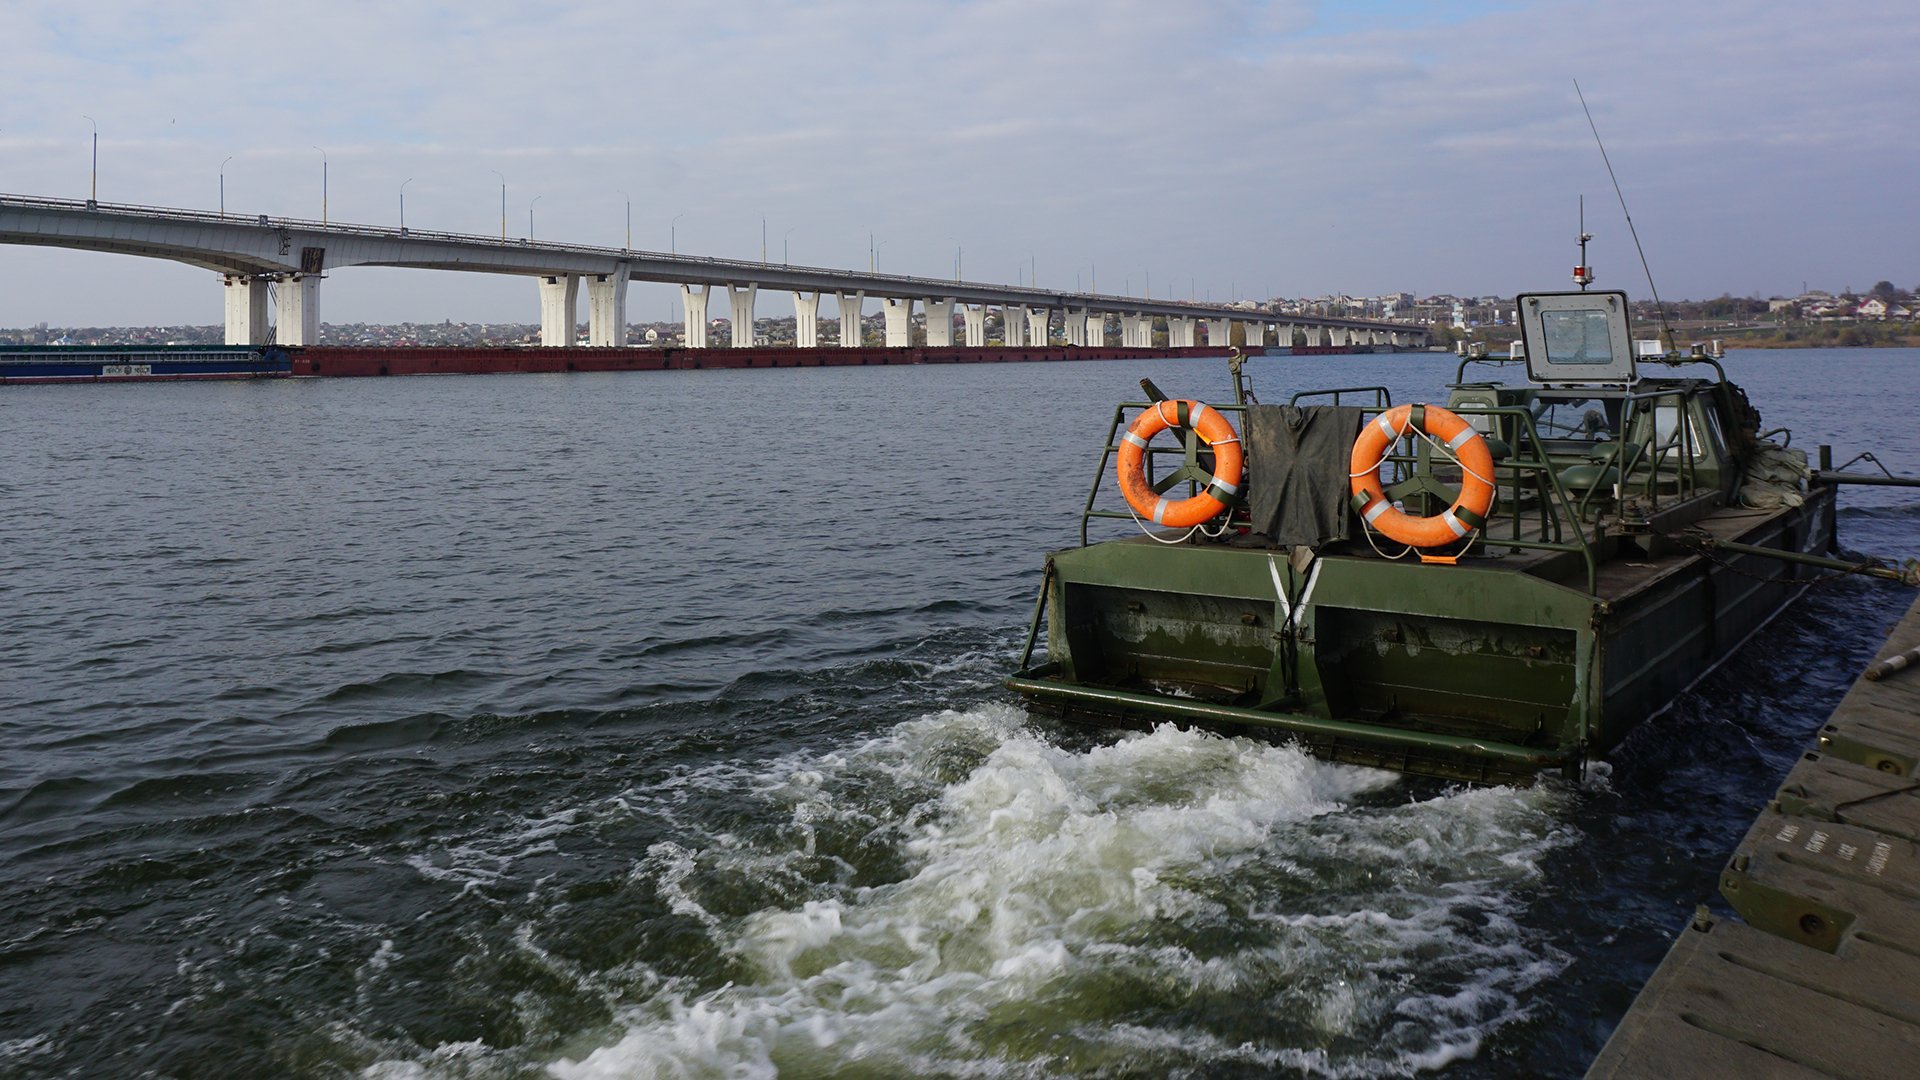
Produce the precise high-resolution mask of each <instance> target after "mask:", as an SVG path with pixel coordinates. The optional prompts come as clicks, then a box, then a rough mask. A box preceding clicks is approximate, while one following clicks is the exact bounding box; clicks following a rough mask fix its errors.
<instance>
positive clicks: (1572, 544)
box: [1080, 387, 1599, 595]
mask: <svg viewBox="0 0 1920 1080" xmlns="http://www.w3.org/2000/svg"><path fill="white" fill-rule="evenodd" d="M1367 389H1372V388H1370V387H1349V388H1347V391H1348V392H1352V391H1354V390H1367ZM1152 406H1153V402H1149V401H1123V402H1121V403H1120V404H1119V405H1116V406H1115V407H1114V410H1113V419H1112V421H1111V422H1110V423H1109V424H1108V425H1107V437H1106V441H1105V443H1104V445H1103V446H1102V447H1101V451H1100V463H1099V465H1098V467H1097V468H1096V469H1095V471H1094V475H1093V484H1092V485H1091V486H1090V487H1089V488H1088V490H1087V498H1086V501H1085V503H1084V504H1083V505H1082V506H1081V510H1080V546H1081V547H1086V546H1087V545H1088V543H1089V539H1088V525H1089V523H1090V522H1092V521H1093V519H1095V518H1105V519H1113V520H1130V519H1132V518H1134V516H1135V515H1134V514H1132V513H1130V512H1129V513H1121V512H1118V511H1112V510H1096V509H1094V504H1095V502H1097V501H1098V499H1099V496H1100V491H1101V489H1102V481H1103V480H1104V479H1105V478H1106V475H1107V468H1108V463H1109V462H1110V461H1111V460H1112V458H1113V455H1114V454H1115V453H1117V452H1118V451H1119V449H1120V447H1119V444H1118V443H1117V441H1116V436H1117V435H1118V433H1119V431H1120V427H1121V424H1122V422H1123V421H1124V420H1125V419H1126V415H1127V411H1128V410H1129V409H1147V408H1151V407H1152ZM1211 408H1215V409H1218V410H1220V411H1222V412H1239V413H1243V414H1244V413H1245V411H1246V407H1245V406H1241V405H1214V406H1211ZM1360 408H1361V411H1362V412H1363V413H1372V414H1373V415H1376V416H1377V415H1379V414H1380V413H1382V412H1385V411H1386V409H1385V408H1384V407H1379V406H1372V407H1369V406H1360ZM1453 411H1454V412H1456V413H1458V414H1459V415H1461V416H1463V417H1467V416H1487V417H1492V418H1494V420H1493V424H1495V425H1498V424H1499V423H1500V422H1501V421H1503V420H1504V421H1508V422H1510V423H1511V425H1512V427H1511V428H1508V429H1507V430H1513V431H1517V432H1519V433H1520V434H1521V435H1522V437H1521V438H1516V439H1513V440H1511V441H1510V445H1513V446H1514V449H1513V451H1512V455H1511V456H1509V457H1508V458H1506V459H1505V460H1503V461H1501V462H1499V466H1500V468H1499V469H1496V470H1495V476H1494V494H1495V500H1496V505H1497V504H1498V500H1499V497H1500V489H1501V487H1502V486H1503V485H1502V484H1501V483H1500V475H1499V474H1500V471H1501V469H1505V470H1508V471H1509V472H1510V473H1511V475H1512V480H1511V485H1510V491H1511V495H1510V496H1509V497H1508V500H1507V505H1508V506H1509V507H1511V508H1512V512H1511V513H1510V515H1509V517H1510V518H1511V519H1512V528H1511V532H1510V534H1509V535H1506V536H1501V537H1495V536H1494V535H1493V534H1492V532H1491V531H1489V532H1488V533H1487V534H1486V540H1487V542H1488V543H1493V544H1499V545H1500V546H1503V547H1510V548H1526V549H1535V550H1543V551H1564V552H1570V553H1576V554H1578V555H1579V556H1580V559H1581V562H1582V564H1583V565H1584V567H1585V569H1586V582H1587V592H1588V594H1590V595H1591V594H1593V593H1595V592H1596V591H1597V589H1598V585H1599V558H1598V555H1597V554H1596V550H1595V549H1596V547H1597V544H1598V539H1597V537H1596V538H1593V539H1590V538H1589V537H1588V536H1587V535H1586V533H1585V531H1584V530H1583V529H1582V527H1581V524H1580V523H1581V520H1582V518H1581V517H1580V514H1579V511H1578V508H1577V506H1576V503H1575V500H1574V499H1573V497H1572V496H1571V495H1570V494H1569V493H1568V491H1567V488H1566V485H1565V484H1563V483H1562V482H1561V480H1560V476H1559V471H1558V469H1557V468H1556V466H1555V463H1554V462H1553V461H1552V459H1551V458H1549V457H1548V456H1547V452H1546V448H1545V446H1544V444H1543V441H1542V440H1541V438H1540V434H1539V432H1538V430H1537V429H1536V428H1535V427H1534V423H1533V413H1532V412H1531V411H1530V410H1528V409H1527V408H1526V407H1525V406H1517V405H1462V406H1460V407H1458V408H1456V409H1454V410H1453ZM1495 429H1496V430H1500V429H1499V428H1498V427H1496V428H1495ZM1523 446H1524V447H1525V448H1526V451H1525V453H1526V455H1527V456H1520V455H1521V454H1522V451H1521V449H1520V447H1523ZM1424 448H1425V444H1424V443H1422V444H1421V449H1420V450H1417V451H1416V452H1415V453H1414V454H1390V455H1388V458H1387V460H1391V461H1396V462H1400V463H1406V464H1411V463H1415V462H1417V461H1418V455H1419V454H1420V453H1421V452H1422V451H1424ZM1146 453H1147V461H1148V463H1149V465H1151V463H1152V460H1153V458H1154V456H1156V455H1172V454H1184V453H1185V450H1184V448H1176V447H1171V446H1169V447H1160V448H1156V447H1152V446H1149V447H1148V448H1147V451H1146ZM1527 478H1531V481H1530V482H1531V483H1533V484H1535V485H1537V487H1538V488H1539V490H1540V491H1542V492H1543V493H1544V494H1545V495H1546V497H1547V499H1548V501H1549V506H1548V507H1547V508H1546V510H1547V514H1548V515H1549V521H1550V529H1551V532H1552V534H1553V535H1556V536H1560V535H1564V533H1563V529H1562V522H1565V523H1567V524H1568V525H1570V526H1571V528H1572V532H1573V535H1574V537H1575V538H1576V539H1573V540H1550V539H1547V538H1546V537H1547V535H1548V528H1547V527H1543V529H1542V533H1541V539H1538V540H1529V539H1526V538H1524V537H1522V536H1521V533H1520V524H1521V514H1520V488H1521V485H1522V483H1523V481H1526V480H1527ZM1188 486H1189V487H1191V488H1194V489H1195V490H1197V489H1198V485H1196V484H1191V483H1190V484H1189V485H1188Z"/></svg>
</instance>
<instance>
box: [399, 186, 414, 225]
mask: <svg viewBox="0 0 1920 1080" xmlns="http://www.w3.org/2000/svg"><path fill="white" fill-rule="evenodd" d="M411 183H413V177H411V176H409V177H407V178H406V179H405V180H402V181H400V235H402V236H405V235H406V233H407V185H408V184H411Z"/></svg>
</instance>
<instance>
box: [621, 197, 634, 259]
mask: <svg viewBox="0 0 1920 1080" xmlns="http://www.w3.org/2000/svg"><path fill="white" fill-rule="evenodd" d="M620 197H621V198H623V199H625V200H627V246H626V247H623V248H621V249H620V250H621V251H632V250H633V196H631V195H629V194H627V193H626V192H624V191H622V192H620Z"/></svg>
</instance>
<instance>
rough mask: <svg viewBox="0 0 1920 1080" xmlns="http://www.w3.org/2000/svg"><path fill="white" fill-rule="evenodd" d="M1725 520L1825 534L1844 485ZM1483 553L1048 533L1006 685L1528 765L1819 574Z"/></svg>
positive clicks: (1641, 708) (1791, 542) (1567, 746)
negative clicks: (1427, 554)
mask: <svg viewBox="0 0 1920 1080" xmlns="http://www.w3.org/2000/svg"><path fill="white" fill-rule="evenodd" d="M1711 525H1712V529H1713V531H1714V532H1715V533H1716V535H1719V536H1721V538H1722V539H1726V540H1735V541H1738V542H1740V543H1744V544H1750V545H1754V546H1758V547H1763V548H1767V549H1770V550H1781V551H1792V552H1810V553H1820V552H1825V551H1827V550H1828V549H1829V548H1830V547H1831V545H1832V541H1833V497H1832V492H1831V491H1830V490H1815V491H1812V492H1809V493H1808V496H1807V498H1806V501H1805V503H1804V504H1803V505H1800V506H1797V507H1789V508H1782V509H1779V510H1775V511H1768V512H1753V511H1731V512H1723V513H1722V514H1721V515H1719V516H1718V519H1717V520H1716V521H1714V522H1712V523H1711ZM1488 554H1489V556H1490V557H1483V558H1468V559H1462V560H1461V561H1459V562H1458V563H1457V564H1452V565H1445V564H1428V563H1420V562H1412V561H1391V560H1386V559H1382V558H1378V557H1375V556H1372V555H1370V554H1358V555H1356V554H1348V555H1326V556H1322V557H1320V558H1318V559H1315V560H1314V561H1313V562H1312V564H1311V565H1310V566H1308V567H1307V568H1306V569H1305V571H1304V572H1302V571H1301V570H1299V569H1296V568H1295V567H1294V566H1292V565H1291V564H1290V563H1289V561H1288V559H1287V555H1286V552H1284V551H1275V550H1267V549H1264V548H1260V547H1253V546H1234V545H1228V544H1212V543H1180V544H1166V543H1158V542H1155V541H1154V540H1153V539H1152V538H1150V537H1144V536H1143V537H1134V538H1129V539H1126V540H1117V541H1110V542H1106V543H1096V544H1091V545H1088V546H1085V547H1079V548H1073V549H1069V550H1065V551H1059V552H1055V553H1054V554H1053V555H1052V556H1050V557H1049V559H1048V562H1047V573H1046V584H1045V586H1044V588H1043V595H1042V597H1041V603H1042V604H1043V605H1044V608H1045V640H1046V658H1045V661H1044V662H1043V663H1040V664H1036V665H1033V666H1031V667H1029V668H1026V669H1023V670H1021V671H1020V672H1018V673H1016V674H1015V675H1014V676H1012V677H1011V678H1009V679H1008V680H1007V686H1009V687H1010V688H1011V689H1013V690H1015V691H1016V692H1018V693H1020V694H1021V695H1022V696H1024V697H1025V698H1026V699H1027V700H1028V702H1029V703H1030V705H1031V706H1032V707H1033V708H1035V709H1037V710H1040V711H1044V712H1049V713H1053V714H1057V715H1062V716H1065V717H1068V718H1070V719H1082V720H1090V721H1093V722H1097V723H1120V724H1127V725H1141V724H1154V723H1164V722H1171V723H1178V724H1192V725H1199V726H1209V727H1216V728H1221V729H1225V730H1239V731H1249V732H1261V733H1266V734H1269V735H1272V736H1275V737H1280V738H1289V739H1295V740H1298V741H1299V742H1300V743H1301V744H1302V745H1304V746H1305V747H1306V748H1307V749H1309V750H1310V751H1312V752H1314V753H1317V754H1319V755H1321V756H1324V757H1328V758H1331V759H1334V760H1339V761H1345V762H1352V763H1357V764H1364V765H1374V766H1383V767H1388V768H1394V769H1399V770H1402V771H1406V772H1414V773H1422V774H1427V775H1434V776H1441V777H1447V778H1452V779H1459V780H1467V781H1474V782H1495V781H1515V780H1519V781H1525V780H1528V779H1531V778H1532V777H1533V776H1535V775H1537V774H1538V773H1539V772H1540V771H1542V770H1549V769H1558V770H1562V771H1566V772H1574V771H1577V770H1578V769H1579V768H1580V767H1581V766H1582V764H1583V763H1584V762H1586V761H1587V760H1589V759H1590V758H1592V757H1594V756H1597V755H1600V754H1603V753H1605V752H1606V751H1608V750H1609V749H1611V748H1612V747H1614V746H1615V745H1617V744H1618V743H1619V741H1620V740H1621V738H1623V737H1624V736H1625V735H1626V733H1627V732H1628V731H1629V730H1630V729H1631V728H1632V727H1633V726H1634V725H1635V724H1637V723H1639V722H1640V721H1641V720H1643V719H1645V718H1646V717H1647V716H1649V715H1652V714H1654V713H1656V712H1658V711H1659V710H1660V709H1662V708H1664V707H1665V706H1666V705H1667V704H1668V703H1669V702H1670V701H1671V700H1672V699H1673V698H1674V696H1675V695H1677V694H1679V693H1680V692H1681V691H1682V690H1684V689H1685V688H1686V687H1687V686H1688V685H1689V684H1691V683H1692V682H1693V681H1694V680H1695V679H1697V678H1699V677H1700V676H1701V675H1702V674H1704V673H1705V672H1706V671H1708V670H1710V669H1711V668H1712V667H1713V666H1714V665H1716V664H1718V663H1719V662H1720V661H1721V660H1723V659H1725V658H1726V657H1727V656H1728V655H1729V654H1730V653H1731V652H1732V651H1733V650H1734V649H1736V648H1737V647H1738V646H1739V645H1740V643H1741V642H1742V641H1744V640H1745V639H1746V637H1747V636H1748V635H1749V634H1751V632H1752V631H1753V630H1754V629H1755V628H1757V627H1758V626H1760V625H1762V624H1763V623H1765V622H1766V621H1767V620H1768V619H1769V618H1771V617H1772V616H1773V615H1774V614H1775V613H1776V612H1777V611H1778V610H1779V609H1780V608H1781V606H1783V605H1784V604H1785V603H1787V602H1788V601H1789V600H1790V599H1791V598H1792V597H1793V596H1794V595H1795V593H1796V592H1797V591H1798V589H1799V588H1800V587H1801V586H1802V585H1803V584H1804V581H1805V579H1806V577H1808V576H1810V575H1811V574H1813V573H1814V571H1811V570H1808V569H1806V568H1797V569H1796V568H1795V567H1794V566H1792V565H1789V564H1783V563H1781V562H1778V561H1775V560H1772V559H1768V558H1765V557H1763V556H1758V555H1751V554H1748V555H1740V556H1734V557H1727V556H1711V555H1707V554H1700V553H1694V552H1678V551H1666V552H1664V553H1661V554H1646V553H1642V552H1639V551H1638V549H1637V548H1636V547H1635V546H1634V545H1633V544H1632V542H1631V541H1627V542H1616V543H1613V544H1612V545H1611V547H1610V550H1609V551H1608V552H1607V553H1606V554H1607V556H1608V557H1607V558H1606V560H1605V561H1604V562H1603V564H1602V566H1601V570H1600V573H1599V574H1598V575H1597V578H1596V579H1595V580H1596V586H1595V590H1594V591H1592V592H1589V591H1588V589H1587V588H1586V586H1587V584H1588V580H1589V579H1588V577H1587V576H1586V575H1585V574H1584V572H1581V573H1559V574H1556V573H1554V572H1553V571H1554V570H1555V565H1554V564H1553V563H1551V562H1541V561H1539V560H1534V561H1532V562H1530V563H1527V565H1526V568H1524V569H1519V568H1516V564H1517V563H1522V562H1526V560H1524V559H1519V558H1512V559H1509V558H1503V557H1500V556H1501V555H1502V553H1501V552H1500V551H1499V549H1498V545H1497V544H1494V550H1493V551H1492V552H1490V553H1488ZM1513 555H1514V556H1518V555H1519V553H1518V552H1514V553H1513ZM1561 569H1565V567H1564V566H1562V567H1561Z"/></svg>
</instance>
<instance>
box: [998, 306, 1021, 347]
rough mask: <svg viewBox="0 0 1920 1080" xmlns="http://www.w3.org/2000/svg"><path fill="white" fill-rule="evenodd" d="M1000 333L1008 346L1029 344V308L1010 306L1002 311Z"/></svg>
mask: <svg viewBox="0 0 1920 1080" xmlns="http://www.w3.org/2000/svg"><path fill="white" fill-rule="evenodd" d="M1000 332H1001V335H1002V336H1003V337H1004V338H1005V339H1006V343H1007V344H1008V345H1025V344H1026V343H1027V306H1026V305H1025V304H1008V305H1007V306H1005V307H1003V308H1001V309H1000Z"/></svg>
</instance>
